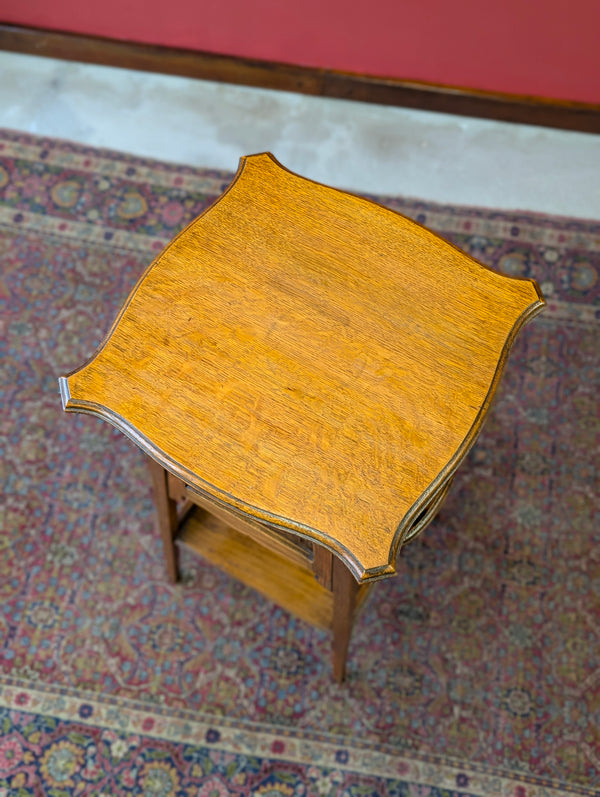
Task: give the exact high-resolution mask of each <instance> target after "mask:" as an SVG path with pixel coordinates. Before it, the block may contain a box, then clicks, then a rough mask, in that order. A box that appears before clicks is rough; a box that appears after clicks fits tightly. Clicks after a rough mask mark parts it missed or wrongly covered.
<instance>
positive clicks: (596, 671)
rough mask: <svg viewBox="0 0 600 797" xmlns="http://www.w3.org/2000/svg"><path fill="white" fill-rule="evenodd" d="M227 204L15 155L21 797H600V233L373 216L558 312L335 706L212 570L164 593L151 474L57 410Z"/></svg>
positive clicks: (197, 567) (13, 667)
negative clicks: (528, 288)
mask: <svg viewBox="0 0 600 797" xmlns="http://www.w3.org/2000/svg"><path fill="white" fill-rule="evenodd" d="M275 154H276V153H275ZM231 176H232V175H231V174H226V173H221V172H216V171H209V170H199V169H190V168H186V167H181V166H174V165H169V164H161V163H157V162H152V161H144V160H140V159H138V158H133V157H130V156H125V155H121V154H118V153H112V152H106V151H101V150H96V149H91V148H86V147H82V146H79V145H75V144H69V143H65V142H59V141H53V140H49V139H40V138H36V137H33V136H29V135H25V134H20V133H14V132H10V131H1V132H0V264H1V282H0V295H1V300H2V304H3V308H2V325H3V334H2V342H1V345H2V402H3V407H4V413H3V416H2V421H1V423H2V437H1V440H0V443H1V447H2V468H3V474H2V477H3V484H4V501H3V504H4V506H3V515H2V530H1V533H0V795H2V790H3V789H4V791H5V793H6V794H13V793H15V794H18V793H23V794H30V793H31V794H37V793H39V794H46V793H47V794H70V793H77V794H102V793H105V794H121V793H123V794H126V793H137V794H139V793H143V794H171V793H172V794H192V793H193V794H197V793H198V794H200V793H202V794H204V793H206V794H210V793H211V789H212V791H213V792H214V793H215V794H220V793H223V794H230V793H231V794H251V793H252V794H253V793H264V794H267V793H271V794H306V795H308V794H330V793H331V794H340V795H341V794H348V795H351V794H430V795H437V794H440V795H441V794H452V793H460V794H465V795H468V794H510V795H516V796H517V795H518V797H533V795H534V794H542V793H543V794H552V793H553V790H555V793H557V794H559V793H581V794H593V793H596V791H597V790H598V789H600V721H599V717H600V655H599V653H600V546H599V545H598V543H599V541H600V524H599V523H598V516H599V513H598V489H597V485H598V472H597V466H598V460H597V454H598V447H597V441H598V430H599V429H598V427H599V422H598V381H599V379H598V376H599V368H598V352H599V351H600V341H599V337H600V336H599V334H598V332H599V327H600V224H599V223H597V222H586V221H579V220H572V219H561V218H551V217H547V216H538V215H535V214H531V213H504V212H498V211H491V210H481V209H475V208H453V207H443V206H439V205H434V204H433V203H428V202H419V201H415V200H410V199H401V198H389V197H372V198H374V199H377V200H378V201H380V202H383V203H385V204H387V205H388V206H390V207H392V208H393V209H395V210H398V211H399V212H401V213H403V214H405V215H407V216H411V217H413V218H415V219H417V220H418V221H420V222H421V223H424V224H426V225H427V226H429V227H430V228H431V229H433V230H435V231H436V232H439V233H440V234H442V235H443V236H444V237H446V238H448V239H449V240H451V241H453V242H454V243H456V244H457V245H458V246H460V247H461V248H462V249H464V250H465V251H467V252H469V253H470V254H472V255H473V256H474V257H476V258H477V259H479V260H481V261H483V262H485V263H487V264H488V265H490V266H492V267H493V268H496V269H498V270H501V271H504V272H505V273H510V274H521V275H525V276H531V277H534V278H535V279H537V280H538V281H539V283H540V285H541V287H542V290H543V292H544V293H545V295H546V297H547V299H548V308H547V309H546V311H545V312H544V314H543V315H542V316H540V317H538V318H537V319H535V320H534V322H533V323H532V324H531V325H530V326H528V327H527V328H526V329H525V330H524V331H523V333H522V334H521V336H520V338H519V340H518V341H517V344H516V346H515V348H514V350H513V353H512V354H511V357H510V359H509V362H508V365H507V368H506V371H505V376H504V380H503V382H502V384H501V386H500V389H499V392H498V396H497V399H496V402H495V405H494V407H493V408H492V411H491V413H490V416H489V420H488V422H487V424H486V427H485V429H484V431H483V432H482V434H481V437H480V438H479V440H478V443H477V445H476V446H475V447H474V449H473V450H472V451H471V452H470V454H469V456H468V458H467V460H466V461H465V462H464V463H463V465H462V467H461V469H460V470H459V472H458V474H457V476H456V479H455V484H454V487H453V489H452V491H451V494H450V495H449V497H448V500H447V501H446V503H445V505H444V507H443V509H442V511H441V513H440V515H439V516H438V517H437V518H436V520H435V522H434V523H433V524H432V525H431V526H430V528H429V529H428V530H427V531H426V532H425V534H423V535H422V536H421V537H420V538H418V539H417V540H416V541H415V542H414V543H411V544H410V545H408V546H407V547H406V548H405V549H404V551H403V552H402V554H401V561H400V563H399V575H398V577H396V578H394V579H390V580H388V581H385V582H382V583H381V584H379V585H377V587H376V589H375V590H373V593H372V595H373V596H376V598H375V599H373V598H371V599H370V600H369V602H368V604H367V606H366V607H365V609H364V611H363V613H362V615H361V617H360V619H359V621H358V623H357V626H356V628H355V632H354V635H353V638H352V642H351V647H350V652H349V661H348V666H349V677H348V680H347V682H346V683H345V684H343V685H341V686H338V685H335V684H333V683H332V681H331V678H330V669H329V641H328V638H327V635H326V634H324V633H322V632H320V631H318V630H316V629H313V628H310V627H308V626H306V625H305V624H304V623H302V622H301V621H299V620H297V619H294V618H290V616H289V615H287V614H286V613H285V612H284V611H283V610H281V609H279V608H278V607H276V606H273V605H272V604H270V603H269V602H268V601H266V600H264V599H263V598H261V597H260V596H259V595H257V594H256V593H254V592H253V591H251V590H249V589H247V588H245V587H243V586H241V585H240V584H237V583H236V582H234V581H232V580H231V579H230V578H229V577H227V576H225V575H223V574H222V573H220V572H218V571H217V570H215V569H214V568H213V567H211V566H210V565H208V564H206V563H204V562H203V561H201V560H199V559H197V558H195V557H193V556H192V555H191V554H189V553H186V554H184V557H183V573H184V576H183V579H182V582H181V583H180V584H177V585H170V584H168V583H167V581H166V578H165V574H164V565H163V560H162V553H161V546H160V540H159V537H158V534H157V531H156V528H155V525H154V515H153V505H152V499H151V492H150V486H149V480H148V476H147V473H146V470H145V462H144V457H143V455H142V454H141V453H140V452H139V451H138V450H137V449H136V448H135V446H133V445H132V444H131V443H130V442H129V441H128V440H127V439H126V438H124V437H123V436H122V435H120V434H119V433H118V432H116V431H115V430H114V429H112V428H110V427H109V426H108V425H106V424H103V423H101V422H99V421H97V420H95V419H93V418H90V417H86V416H74V415H65V414H64V413H63V412H62V409H61V403H60V396H59V393H58V388H57V377H58V375H60V374H63V373H65V372H67V371H68V370H70V369H72V368H74V367H76V366H78V365H80V364H81V363H82V362H83V361H84V359H86V358H87V357H88V356H89V355H90V354H91V353H92V352H93V350H94V349H95V347H96V346H97V345H98V343H99V342H100V340H101V339H102V337H103V335H104V334H105V332H106V331H107V329H108V327H109V325H110V323H111V321H112V320H113V318H114V316H115V314H116V312H117V310H118V308H119V306H120V304H121V302H122V301H123V300H124V298H125V297H126V296H127V294H128V292H129V290H130V289H131V287H132V286H133V285H134V283H135V282H136V280H137V278H138V277H139V275H140V274H141V273H142V272H143V270H144V269H145V268H146V266H147V265H148V264H149V263H150V262H151V260H152V259H153V257H154V256H155V254H156V253H157V252H159V251H160V250H161V249H162V247H163V246H164V245H165V244H166V243H167V242H168V241H169V240H170V239H171V238H172V237H173V236H174V235H175V234H176V232H177V231H178V230H179V229H181V228H182V227H183V226H184V225H185V224H187V223H188V222H189V221H191V220H192V219H193V218H195V217H196V216H197V215H198V214H199V213H200V212H201V211H202V210H203V209H204V208H206V207H207V206H208V205H209V204H210V203H211V202H212V201H214V199H215V198H216V197H217V196H218V195H219V194H220V193H221V192H222V190H223V189H224V188H225V187H226V186H227V185H228V183H229V181H230V180H231ZM19 701H21V702H20V703H19ZM144 722H145V723H146V724H145V725H144ZM236 745H238V746H237V747H236ZM244 757H245V758H244ZM228 773H229V774H228ZM61 778H64V781H63V782H62V783H61V780H60V779H61ZM103 778H104V780H103ZM211 778H212V780H211ZM235 778H237V780H235ZM111 779H112V780H111ZM482 779H483V780H482ZM484 781H485V783H484ZM217 783H218V784H219V785H218V786H217V785H214V786H213V785H211V784H217ZM207 784H208V785H207ZM226 789H229V791H226ZM236 789H237V791H236ZM18 790H21V791H20V792H19V791H18ZM202 790H204V791H202ZM219 790H221V791H219Z"/></svg>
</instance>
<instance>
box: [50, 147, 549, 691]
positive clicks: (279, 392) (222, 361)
mask: <svg viewBox="0 0 600 797" xmlns="http://www.w3.org/2000/svg"><path fill="white" fill-rule="evenodd" d="M543 305H544V301H543V298H542V296H541V294H540V291H539V289H538V287H537V285H536V284H535V283H534V282H533V281H531V280H523V279H515V278H509V277H506V276H503V275H500V274H497V273H495V272H494V271H491V270H490V269H488V268H486V267H485V266H482V265H481V264H480V263H478V262H476V261H475V260H473V259H472V258H471V257H468V256H467V255H465V254H464V253H462V252H461V251H459V250H458V249H456V248H455V247H454V246H452V245H451V244H449V243H447V242H446V241H444V240H442V239H441V238H439V237H437V236H436V235H434V234H433V233H431V232H430V231H429V230H427V229H425V228H424V227H421V226H420V225H418V224H416V223H414V222H412V221H410V220H408V219H406V218H404V217H402V216H400V215H399V214H397V213H395V212H393V211H391V210H388V209H386V208H383V207H381V206H379V205H377V204H375V203H373V202H370V201H368V200H365V199H361V198H359V197H356V196H353V195H351V194H347V193H344V192H341V191H337V190H335V189H333V188H328V187H325V186H322V185H319V184H317V183H314V182H311V181H309V180H306V179H304V178H302V177H299V176H297V175H295V174H293V173H291V172H289V171H287V170H286V169H285V168H283V167H282V166H281V165H280V164H279V163H278V162H277V161H276V160H275V159H274V158H273V156H271V155H269V154H261V155H253V156H250V157H246V158H242V160H241V162H240V167H239V170H238V173H237V175H236V177H235V179H234V181H233V182H232V184H231V185H230V186H229V188H228V189H227V190H226V191H225V193H224V194H223V195H222V196H221V197H220V199H218V200H217V202H216V203H215V204H214V205H213V206H212V207H211V208H209V209H208V210H207V211H205V212H204V213H203V214H202V215H201V216H200V217H199V218H198V219H196V220H195V221H194V222H193V223H192V224H190V225H189V226H188V227H187V229H185V230H184V231H183V232H182V233H181V234H180V235H178V236H177V237H176V238H175V239H174V240H173V241H172V242H171V243H170V244H169V246H168V247H167V248H166V249H165V250H164V251H163V252H162V254H161V255H160V256H159V257H158V258H157V259H156V260H155V261H154V263H153V264H152V265H151V266H150V267H149V268H148V270H147V271H146V272H145V274H144V275H143V276H142V278H141V279H140V281H139V282H138V284H137V286H136V287H135V289H134V290H133V292H132V293H131V295H130V296H129V298H128V300H127V302H126V304H125V306H124V307H123V309H122V311H121V313H120V314H119V316H118V318H117V319H116V321H115V322H114V324H113V326H112V328H111V329H110V331H109V333H108V335H107V337H106V339H105V340H104V342H103V343H102V345H101V346H100V348H99V349H98V351H97V352H96V353H95V354H94V356H93V357H92V358H91V360H90V361H89V362H88V363H86V364H85V365H84V366H82V367H81V368H79V369H78V370H76V371H73V372H72V373H71V374H69V375H68V376H65V377H61V379H60V388H61V394H62V400H63V406H64V409H65V410H67V411H78V412H88V413H91V414H93V415H97V416H100V417H101V418H104V419H105V420H107V421H109V422H110V423H112V424H114V425H115V426H116V427H117V428H118V429H120V430H121V431H122V432H124V433H125V434H126V435H127V436H129V437H130V438H131V439H132V440H133V441H134V442H135V443H136V444H137V445H138V446H139V447H140V448H142V449H143V450H144V451H145V452H146V453H147V454H148V455H149V461H150V470H151V474H152V479H153V484H154V493H155V498H156V505H157V509H158V515H159V520H160V529H161V533H162V539H163V543H164V548H165V555H166V559H167V568H168V573H169V576H170V578H171V579H172V580H175V579H176V578H177V554H176V548H175V546H174V540H175V539H176V538H177V537H178V535H180V541H181V543H182V544H184V545H188V546H190V547H191V548H193V549H194V550H195V551H198V552H199V553H200V554H202V555H203V556H205V557H206V558H208V559H209V560H210V561H212V562H214V563H216V564H217V565H218V566H219V567H222V568H223V569H224V570H226V571H227V572H229V573H231V574H232V575H234V576H235V577H237V578H239V579H241V580H242V581H244V582H245V583H247V584H249V585H251V586H252V587H254V588H256V589H257V590H259V591H260V592H262V593H263V594H265V595H267V596H269V597H270V598H272V599H273V600H274V601H276V602H277V603H279V604H280V605H282V606H283V607H285V608H286V609H289V610H290V611H291V612H294V613H296V614H297V615H299V616H300V617H302V618H303V619H305V620H306V621H308V622H310V623H313V624H315V625H317V626H321V627H324V628H328V629H331V630H332V632H333V669H334V675H335V677H336V679H337V680H342V679H343V677H344V670H345V660H346V653H347V649H348V642H349V639H350V633H351V629H352V623H353V619H354V616H355V612H356V609H357V607H358V606H359V605H360V603H361V601H362V599H363V598H364V595H365V592H366V590H367V589H368V588H369V586H370V585H371V584H372V582H373V581H375V580H377V579H380V578H384V577H387V576H391V575H393V574H394V573H395V561H396V555H397V553H398V550H399V549H400V547H401V546H402V545H403V544H404V543H405V542H406V541H408V540H409V539H411V538H412V537H414V536H415V535H416V534H418V533H419V532H420V531H421V530H422V529H424V528H425V527H426V526H427V524H428V523H429V521H430V520H431V519H432V517H433V516H434V514H435V512H436V510H437V508H438V507H439V505H440V504H441V502H442V501H443V499H444V497H445V495H446V493H447V492H448V489H449V486H450V482H451V480H452V476H453V474H454V472H455V470H456V468H457V467H458V465H459V463H460V461H461V460H462V458H463V457H464V456H465V454H466V452H467V451H468V449H469V448H470V446H471V445H472V444H473V442H474V440H475V438H476V436H477V434H478V432H479V430H480V429H481V426H482V423H483V421H484V418H485V415H486V413H487V411H488V409H489V406H490V401H491V399H492V396H493V394H494V392H495V390H496V387H497V385H498V381H499V379H500V375H501V372H502V369H503V366H504V363H505V361H506V358H507V355H508V352H509V349H510V348H511V346H512V344H513V342H514V339H515V336H516V335H517V333H518V331H519V330H520V329H521V327H522V326H523V325H524V324H525V322H526V321H528V320H529V319H531V318H532V317H533V316H534V315H535V314H536V313H538V312H539V311H540V310H541V309H542V307H543ZM190 509H191V510H192V511H191V512H190ZM186 516H187V519H186V520H185V522H184V523H183V522H182V521H183V519H184V517H186Z"/></svg>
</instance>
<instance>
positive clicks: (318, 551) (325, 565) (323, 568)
mask: <svg viewBox="0 0 600 797" xmlns="http://www.w3.org/2000/svg"><path fill="white" fill-rule="evenodd" d="M313 571H314V574H315V578H316V579H317V581H318V582H319V584H321V586H323V587H325V589H329V590H331V589H333V554H332V553H331V551H328V550H327V549H326V548H323V547H322V546H321V545H315V544H313Z"/></svg>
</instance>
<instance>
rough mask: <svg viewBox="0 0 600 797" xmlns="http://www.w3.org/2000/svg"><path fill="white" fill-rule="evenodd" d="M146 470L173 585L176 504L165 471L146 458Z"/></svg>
mask: <svg viewBox="0 0 600 797" xmlns="http://www.w3.org/2000/svg"><path fill="white" fill-rule="evenodd" d="M148 468H149V470H150V476H151V477H152V487H153V491H154V504H155V506H156V513H157V516H158V525H159V528H160V536H161V537H162V543H163V548H164V552H165V560H166V564H167V574H168V577H169V581H171V583H173V584H174V583H175V582H176V581H178V579H179V568H178V564H177V549H176V547H175V535H176V534H177V530H178V528H179V520H178V517H177V503H176V501H174V500H173V499H172V498H170V496H169V487H168V481H167V477H168V474H167V471H166V470H165V469H164V468H163V466H162V465H159V464H158V462H155V461H154V460H153V459H152V458H151V457H148Z"/></svg>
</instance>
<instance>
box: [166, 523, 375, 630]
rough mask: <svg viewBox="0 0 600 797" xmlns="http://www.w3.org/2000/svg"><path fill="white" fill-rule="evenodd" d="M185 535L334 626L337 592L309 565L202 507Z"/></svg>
mask: <svg viewBox="0 0 600 797" xmlns="http://www.w3.org/2000/svg"><path fill="white" fill-rule="evenodd" d="M179 541H180V542H181V543H182V544H183V545H185V546H187V547H188V548H190V549H191V550H193V551H194V552H196V553H198V554H200V555H201V556H203V557H204V558H205V559H207V560H208V561H209V562H212V563H213V564H214V565H216V566H217V567H218V568H219V569H221V570H224V571H225V572H226V573H229V575H231V576H233V577H234V578H237V579H238V581H242V582H243V583H244V584H247V585H248V586H249V587H252V588H253V589H255V590H257V592H260V593H261V594H262V595H264V596H265V597H267V598H269V599H270V600H272V601H273V602H274V603H276V604H277V605H279V606H281V607H283V608H284V609H286V610H287V611H289V612H291V613H292V614H295V615H297V616H298V617H300V618H302V619H303V620H306V622H308V623H310V624H311V625H316V626H318V627H320V628H326V629H329V628H331V626H332V618H333V594H332V593H331V592H329V590H327V589H325V588H324V587H322V586H321V585H320V584H319V583H318V582H317V581H316V579H315V577H314V574H313V572H312V570H311V569H309V568H308V567H303V566H302V565H300V564H298V563H297V562H292V561H289V560H288V559H286V558H285V557H283V556H281V555H280V554H278V553H276V552H275V551H271V550H269V549H268V548H265V547H264V546H263V545H260V544H259V543H257V542H256V541H255V540H253V539H252V538H251V537H248V536H246V535H244V534H241V533H240V532H238V531H235V529H232V528H231V527H230V526H227V525H226V524H225V523H223V521H221V520H219V519H217V518H215V517H214V516H213V515H210V514H209V513H208V512H206V511H204V510H203V509H200V508H199V507H196V508H195V509H194V510H193V511H192V512H191V513H190V515H189V516H188V518H187V520H186V521H185V522H184V524H183V527H182V530H181V535H180V538H179ZM361 597H362V596H361Z"/></svg>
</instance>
